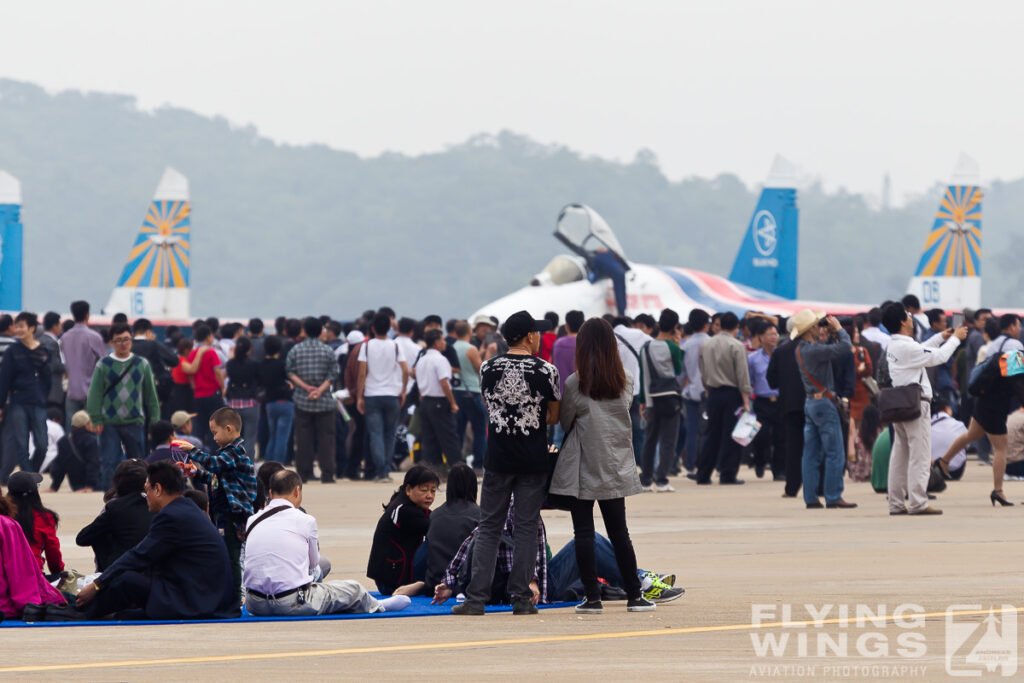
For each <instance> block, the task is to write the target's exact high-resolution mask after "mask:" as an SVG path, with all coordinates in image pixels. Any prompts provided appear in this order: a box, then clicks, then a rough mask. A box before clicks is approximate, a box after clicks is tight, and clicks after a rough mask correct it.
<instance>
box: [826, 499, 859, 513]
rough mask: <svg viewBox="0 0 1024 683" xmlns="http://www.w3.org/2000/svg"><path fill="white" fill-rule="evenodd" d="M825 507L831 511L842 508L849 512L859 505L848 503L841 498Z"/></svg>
mask: <svg viewBox="0 0 1024 683" xmlns="http://www.w3.org/2000/svg"><path fill="white" fill-rule="evenodd" d="M825 507H827V508H829V509H833V508H841V509H844V510H849V509H851V508H855V507H857V504H856V503H847V502H846V501H845V500H843V499H842V498H840V499H839V500H837V501H836V502H834V503H829V504H827V505H826V506H825Z"/></svg>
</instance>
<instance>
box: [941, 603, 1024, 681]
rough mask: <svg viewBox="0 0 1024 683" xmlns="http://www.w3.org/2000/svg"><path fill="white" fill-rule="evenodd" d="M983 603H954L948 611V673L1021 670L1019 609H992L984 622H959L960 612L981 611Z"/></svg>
mask: <svg viewBox="0 0 1024 683" xmlns="http://www.w3.org/2000/svg"><path fill="white" fill-rule="evenodd" d="M980 609H981V605H951V606H950V607H949V609H947V610H946V673H948V674H949V675H950V676H963V677H975V678H976V677H980V676H981V675H982V673H983V670H984V672H986V673H990V674H991V673H994V672H995V670H996V669H999V673H1000V675H1002V676H1012V675H1013V674H1015V673H1016V672H1017V610H1016V609H1015V608H1014V607H1013V606H1012V605H1003V607H1002V609H1001V610H999V611H998V612H997V611H996V610H995V609H989V611H988V616H986V617H985V618H984V619H982V620H981V621H968V620H964V621H957V613H958V612H960V611H972V612H975V613H977V612H978V611H979V610H980Z"/></svg>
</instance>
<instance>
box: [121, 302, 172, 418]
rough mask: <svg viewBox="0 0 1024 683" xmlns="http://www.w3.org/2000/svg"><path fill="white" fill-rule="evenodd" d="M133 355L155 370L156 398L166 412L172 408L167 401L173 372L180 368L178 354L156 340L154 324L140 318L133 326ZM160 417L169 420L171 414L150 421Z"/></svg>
mask: <svg viewBox="0 0 1024 683" xmlns="http://www.w3.org/2000/svg"><path fill="white" fill-rule="evenodd" d="M132 353H134V354H135V355H136V356H140V357H142V358H145V359H146V360H148V361H149V366H150V367H151V368H153V382H154V383H155V384H156V397H157V398H158V399H160V405H161V406H162V407H163V406H166V407H164V408H163V409H164V411H165V412H166V409H167V407H170V406H168V405H167V399H168V398H169V397H170V395H171V388H172V386H173V382H172V381H171V370H172V369H174V368H176V367H178V354H177V353H175V351H174V349H172V348H171V347H169V346H167V344H161V343H160V342H158V341H157V340H156V333H155V332H153V323H151V322H150V321H149V320H147V319H146V318H139V319H138V320H136V321H135V323H134V324H133V325H132ZM159 417H163V418H164V419H167V418H169V417H170V413H167V414H166V415H158V416H154V417H153V418H152V419H151V420H150V421H155V420H156V419H157V418H159Z"/></svg>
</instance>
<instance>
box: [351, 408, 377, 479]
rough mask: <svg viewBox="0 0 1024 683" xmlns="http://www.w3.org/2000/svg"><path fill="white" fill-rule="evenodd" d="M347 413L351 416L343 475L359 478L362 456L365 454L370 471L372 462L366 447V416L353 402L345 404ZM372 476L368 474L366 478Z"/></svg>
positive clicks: (367, 468) (367, 467)
mask: <svg viewBox="0 0 1024 683" xmlns="http://www.w3.org/2000/svg"><path fill="white" fill-rule="evenodd" d="M345 408H346V409H347V410H348V414H349V415H350V416H351V417H352V422H350V423H349V430H348V433H349V439H348V458H347V459H346V461H345V476H346V477H348V478H349V479H358V478H359V466H360V465H362V464H363V457H364V456H367V460H368V462H367V463H366V470H367V471H368V472H371V473H372V470H373V463H372V462H369V457H368V456H369V449H368V448H367V447H366V417H365V416H364V415H363V414H362V413H360V412H359V411H358V410H356V406H355V404H354V403H353V404H352V405H350V406H345ZM371 478H372V476H370V475H368V476H367V479H371Z"/></svg>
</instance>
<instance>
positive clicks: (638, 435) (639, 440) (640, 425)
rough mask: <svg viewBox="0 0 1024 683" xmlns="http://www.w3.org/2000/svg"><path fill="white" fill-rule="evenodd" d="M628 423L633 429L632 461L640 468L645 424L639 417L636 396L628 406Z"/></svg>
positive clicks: (638, 404)
mask: <svg viewBox="0 0 1024 683" xmlns="http://www.w3.org/2000/svg"><path fill="white" fill-rule="evenodd" d="M629 422H630V426H631V427H632V428H633V459H634V460H636V466H637V467H640V465H641V464H642V463H643V453H644V426H645V424H644V419H643V418H642V417H640V401H638V400H637V397H636V396H634V397H633V402H632V403H630V404H629Z"/></svg>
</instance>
